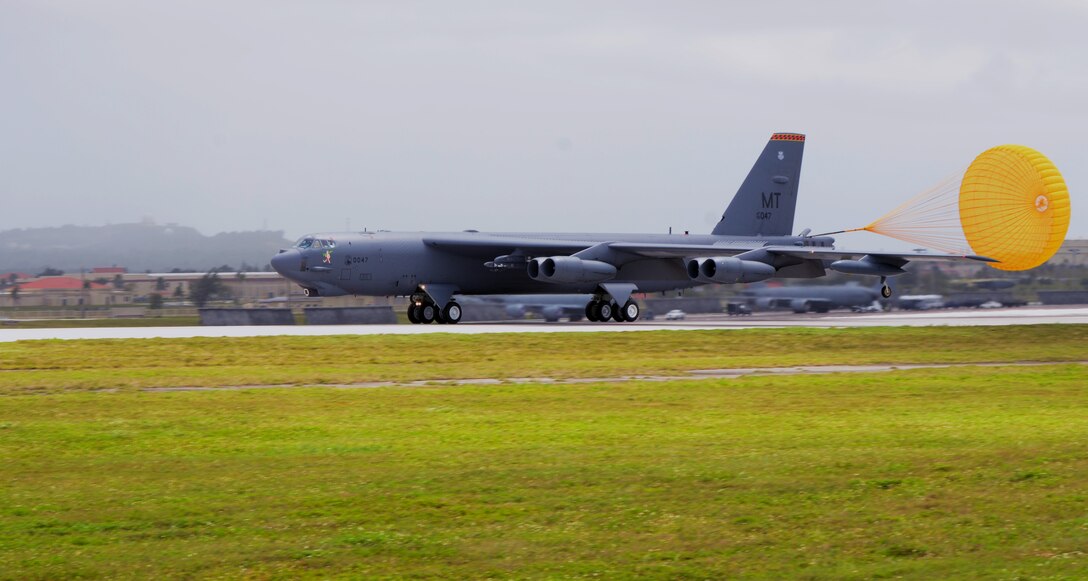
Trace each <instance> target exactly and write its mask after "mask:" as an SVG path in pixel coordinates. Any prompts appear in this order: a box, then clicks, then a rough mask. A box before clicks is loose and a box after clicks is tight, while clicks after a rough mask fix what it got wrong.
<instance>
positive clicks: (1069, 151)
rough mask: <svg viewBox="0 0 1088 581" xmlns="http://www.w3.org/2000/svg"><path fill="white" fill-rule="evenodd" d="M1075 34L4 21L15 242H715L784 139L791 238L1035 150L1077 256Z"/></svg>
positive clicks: (429, 21) (166, 8)
mask: <svg viewBox="0 0 1088 581" xmlns="http://www.w3.org/2000/svg"><path fill="white" fill-rule="evenodd" d="M979 10H985V12H986V16H985V18H980V17H979V16H978V15H979ZM1086 20H1088V5H1086V4H1084V3H1080V2H1073V1H1049V2H1038V3H1031V4H1013V3H992V2H986V3H982V2H978V3H974V2H967V3H946V2H942V3H937V2H921V3H914V4H911V5H882V4H876V3H865V2H831V3H818V4H811V3H804V2H775V3H761V4H759V5H744V4H741V5H729V4H725V3H710V2H687V3H681V4H677V5H670V6H669V7H664V6H661V5H657V4H655V3H639V2H634V3H631V2H624V3H597V4H592V5H585V4H583V3H572V2H559V3H549V4H548V5H547V6H546V7H545V6H537V5H517V6H515V5H508V4H499V5H493V4H489V3H482V2H467V3H458V4H457V5H432V4H423V3H413V2H408V3H396V4H390V5H384V4H377V5H371V4H354V3H334V2H318V3H304V4H302V3H290V2H255V1H243V2H231V3H214V2H191V3H184V4H161V3H150V4H149V3H139V2H114V1H108V0H107V1H102V2H95V3H92V4H87V3H79V2H50V1H44V2H40V1H35V2H21V1H0V75H3V78H4V79H6V80H7V81H8V82H6V83H5V90H4V91H3V92H0V135H2V137H0V156H2V157H3V159H4V160H5V162H6V163H5V164H4V170H3V171H2V172H0V196H2V199H3V200H4V202H5V203H4V211H3V212H0V230H10V229H15V228H28V227H59V226H62V225H65V224H73V225H88V226H97V225H104V224H107V223H113V224H120V223H133V222H140V221H141V220H143V219H144V218H145V217H151V218H153V219H154V220H155V221H156V222H157V223H160V224H165V223H177V224H179V225H182V226H189V227H193V228H196V229H197V230H198V231H200V232H201V233H204V234H215V233H218V232H231V231H252V230H260V229H266V230H271V231H283V232H284V233H285V235H286V236H287V238H295V237H297V236H299V235H301V234H303V233H306V232H311V231H342V230H345V229H352V230H362V229H363V228H368V229H372V230H374V229H389V230H407V231H417V230H440V231H457V230H463V229H469V228H475V229H479V230H484V231H518V230H536V231H541V230H545V231H562V232H577V231H601V232H665V231H667V229H668V228H669V227H672V228H673V230H674V231H675V232H682V231H684V230H690V231H691V232H692V233H704V232H708V231H709V230H710V229H711V228H712V226H713V224H714V222H716V221H717V219H718V217H719V216H720V214H721V212H722V210H723V209H724V208H725V205H726V204H727V203H728V201H729V199H730V198H731V197H732V195H733V193H734V192H735V191H736V188H737V187H738V186H739V185H740V183H741V181H742V180H743V178H744V176H745V175H746V174H747V172H748V170H749V168H750V167H751V165H752V163H753V162H754V161H755V158H756V156H757V155H758V154H759V152H760V151H761V149H762V148H763V146H764V144H765V143H766V140H767V138H768V137H769V136H770V134H771V133H772V132H775V131H792V132H799V133H805V134H806V135H807V136H808V141H807V144H806V150H805V162H804V169H803V171H802V176H801V181H800V197H799V204H798V209H797V219H796V222H795V231H800V230H801V229H803V228H812V229H813V231H815V232H823V231H832V230H839V229H842V228H850V227H857V226H861V225H864V224H866V223H868V222H869V221H871V220H872V219H874V218H876V217H877V216H879V215H881V214H883V213H884V212H885V211H887V210H890V209H892V208H894V207H895V206H897V205H899V204H900V203H901V202H903V201H905V200H906V199H908V198H909V197H911V196H913V195H914V194H916V193H917V192H920V191H922V190H924V189H926V188H928V187H929V186H931V185H933V184H936V183H938V182H939V181H941V180H942V179H943V178H945V177H947V176H949V175H951V174H953V173H955V172H957V171H960V170H962V169H963V168H964V167H966V166H967V164H969V163H970V161H971V160H972V159H973V158H974V156H975V155H977V154H978V153H980V152H981V151H983V150H985V149H987V148H989V147H992V146H994V145H998V144H1002V143H1022V144H1024V145H1028V146H1030V147H1034V148H1036V149H1038V150H1040V151H1041V152H1043V153H1044V154H1046V155H1047V156H1049V157H1050V158H1051V159H1052V160H1053V161H1054V162H1055V164H1056V165H1057V166H1058V168H1059V169H1060V170H1061V171H1062V173H1063V175H1064V176H1065V179H1066V182H1067V183H1068V185H1069V189H1070V191H1071V195H1072V197H1073V204H1072V205H1073V219H1072V224H1071V227H1070V230H1069V237H1070V238H1084V237H1088V208H1086V207H1085V204H1084V203H1082V201H1081V199H1080V196H1079V195H1078V192H1079V191H1080V189H1081V185H1082V184H1084V183H1086V181H1088V148H1086V147H1085V146H1084V144H1083V142H1082V141H1081V135H1080V133H1081V132H1082V130H1083V129H1085V128H1088V113H1086V112H1085V107H1084V103H1085V102H1086V101H1088V99H1086V97H1088V61H1086V60H1085V59H1084V58H1083V55H1084V54H1088V41H1086V40H1085V39H1084V35H1083V34H1082V33H1081V30H1082V28H1083V26H1082V25H1083V23H1084V22H1085V21H1086ZM840 240H841V241H849V242H850V243H851V245H853V244H857V243H861V242H860V241H862V240H866V241H867V239H864V238H858V237H849V238H848V237H842V238H840ZM875 240H876V241H877V242H878V245H879V246H881V247H893V246H895V245H897V244H898V243H896V242H894V241H888V240H886V239H875ZM855 241H859V242H855ZM867 242H868V241H867Z"/></svg>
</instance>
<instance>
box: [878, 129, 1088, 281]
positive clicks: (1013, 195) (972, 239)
mask: <svg viewBox="0 0 1088 581" xmlns="http://www.w3.org/2000/svg"><path fill="white" fill-rule="evenodd" d="M1069 216H1070V206H1069V191H1068V189H1067V188H1066V185H1065V180H1064V179H1062V175H1061V173H1059V172H1058V168H1056V167H1054V164H1053V163H1051V161H1050V160H1049V159H1047V158H1046V156H1044V155H1043V154H1041V153H1039V152H1038V151H1035V150H1034V149H1031V148H1030V147H1024V146H1023V145H999V146H997V147H993V148H991V149H988V150H986V151H984V152H982V153H981V154H980V155H979V156H978V157H976V158H975V160H974V161H973V162H972V163H971V165H970V166H968V168H967V171H965V172H964V173H963V174H962V176H956V177H953V178H950V179H948V180H946V181H945V182H942V183H941V184H940V185H938V186H937V187H935V188H933V189H932V190H929V191H927V192H923V193H922V194H919V195H918V196H916V197H914V198H913V199H911V200H909V201H908V202H906V203H905V204H903V205H901V206H899V207H898V208H896V209H895V210H892V211H891V212H888V213H887V214H885V215H884V216H881V217H880V218H878V219H877V220H875V221H874V222H873V223H871V224H869V225H868V226H865V227H864V228H860V230H868V231H870V232H875V233H877V234H883V235H885V236H890V237H892V238H898V239H900V240H906V241H909V242H912V243H916V244H921V245H923V246H928V247H932V248H936V249H940V250H944V251H946V252H953V253H962V254H969V253H973V254H978V255H981V256H987V257H989V258H993V259H995V260H998V261H999V262H997V263H993V264H991V265H990V266H993V267H994V268H998V269H1001V270H1027V269H1029V268H1035V267H1036V266H1039V265H1040V264H1043V263H1044V262H1046V261H1047V260H1049V259H1050V257H1051V256H1054V253H1055V252H1057V251H1058V247H1060V246H1061V244H1062V242H1063V241H1064V240H1065V234H1066V232H1067V231H1068V230H1069ZM968 249H969V250H970V252H969V251H968Z"/></svg>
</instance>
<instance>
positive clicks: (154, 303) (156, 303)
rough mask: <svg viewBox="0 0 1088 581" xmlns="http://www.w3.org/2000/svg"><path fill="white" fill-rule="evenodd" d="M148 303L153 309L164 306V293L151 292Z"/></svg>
mask: <svg viewBox="0 0 1088 581" xmlns="http://www.w3.org/2000/svg"><path fill="white" fill-rule="evenodd" d="M147 305H148V307H150V308H152V309H161V308H162V295H160V294H159V293H151V294H150V295H148V297H147Z"/></svg>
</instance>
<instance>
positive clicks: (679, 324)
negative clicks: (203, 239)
mask: <svg viewBox="0 0 1088 581" xmlns="http://www.w3.org/2000/svg"><path fill="white" fill-rule="evenodd" d="M1053 323H1081V324H1088V306H1075V307H1026V308H1017V309H962V310H948V311H945V310H942V311H921V312H915V311H896V312H892V313H846V312H843V313H829V314H824V315H815V314H805V315H796V314H793V313H789V314H780V313H758V314H755V315H752V316H746V317H728V316H726V315H694V316H691V317H689V318H688V319H687V320H684V321H663V320H660V319H658V320H654V321H639V322H636V323H588V322H585V321H582V322H578V323H545V322H543V321H517V322H513V321H510V322H501V323H461V324H458V325H433V324H432V325H328V326H324V325H322V326H318V325H313V326H305V325H299V326H266V327H259V326H247V327H98V328H85V329H18V328H0V343H4V342H11V341H21V340H34V339H151V338H160V337H161V338H184V337H267V336H273V335H295V336H319V335H418V334H422V333H468V334H480V333H602V332H633V331H661V330H669V331H691V330H708V329H755V328H787V327H815V328H847V327H919V326H995V325H1042V324H1053Z"/></svg>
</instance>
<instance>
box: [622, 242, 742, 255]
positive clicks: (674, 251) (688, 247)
mask: <svg viewBox="0 0 1088 581" xmlns="http://www.w3.org/2000/svg"><path fill="white" fill-rule="evenodd" d="M608 248H610V249H612V250H616V251H619V252H625V253H627V254H635V255H638V256H645V257H646V258H689V257H692V256H736V255H737V254H742V253H744V252H748V251H749V250H754V249H756V248H759V246H757V245H756V244H754V243H752V242H724V243H717V244H641V243H638V242H612V243H610V244H608Z"/></svg>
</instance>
